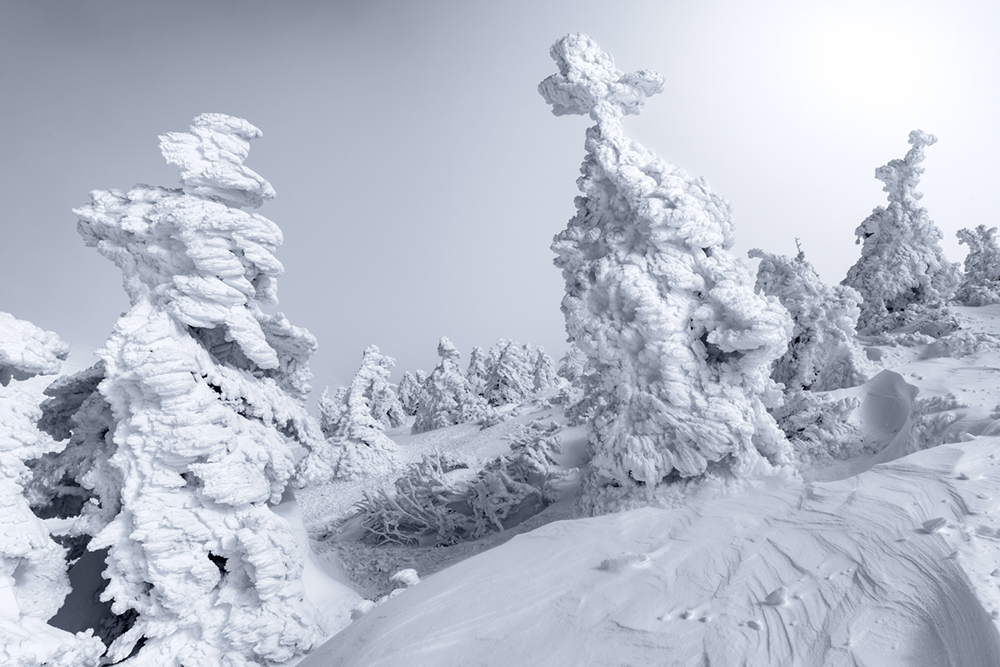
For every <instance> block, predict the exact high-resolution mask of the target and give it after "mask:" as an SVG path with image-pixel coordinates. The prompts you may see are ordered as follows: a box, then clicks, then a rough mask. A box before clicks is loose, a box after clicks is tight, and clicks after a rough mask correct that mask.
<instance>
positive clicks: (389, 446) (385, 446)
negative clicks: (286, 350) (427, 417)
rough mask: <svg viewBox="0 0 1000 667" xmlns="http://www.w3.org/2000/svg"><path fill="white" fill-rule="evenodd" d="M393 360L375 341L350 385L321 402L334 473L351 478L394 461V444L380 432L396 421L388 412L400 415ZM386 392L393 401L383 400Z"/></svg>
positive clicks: (382, 469)
mask: <svg viewBox="0 0 1000 667" xmlns="http://www.w3.org/2000/svg"><path fill="white" fill-rule="evenodd" d="M394 363H395V361H394V360H393V359H392V358H391V357H386V356H383V355H382V354H380V353H379V349H378V347H376V346H375V345H370V346H368V348H367V349H365V352H364V355H363V356H362V359H361V368H359V369H358V372H357V374H355V376H354V379H353V380H352V381H351V386H350V388H349V389H347V390H346V391H341V390H338V391H337V394H336V396H335V397H334V399H333V400H329V399H328V402H327V403H326V404H323V405H321V406H320V411H321V414H322V415H323V417H322V421H323V423H324V425H325V428H326V430H325V434H326V437H327V440H328V441H329V442H330V443H331V445H332V447H333V450H334V452H335V460H336V463H335V467H334V476H335V477H337V478H340V479H352V478H357V477H361V476H364V475H371V474H374V473H378V472H384V471H385V470H386V469H387V468H388V467H392V466H394V465H395V463H396V456H395V451H396V445H395V443H393V441H392V440H390V439H389V437H388V436H387V435H386V434H385V433H384V432H383V431H384V430H385V427H386V426H387V425H389V424H392V423H396V424H397V425H398V423H399V422H393V421H392V420H391V419H390V418H389V414H390V413H391V414H392V415H393V418H399V419H401V418H402V411H403V407H402V406H401V405H399V401H398V399H396V395H395V393H393V392H392V387H391V385H389V381H388V380H389V369H390V368H392V365H393V364H394ZM385 392H389V393H390V394H392V401H387V400H386V398H385ZM376 397H378V401H377V400H376ZM392 402H394V403H393V404H392V405H390V403H392ZM382 411H385V412H382ZM376 412H378V414H376ZM380 417H382V418H385V421H384V422H383V421H382V420H381V419H380Z"/></svg>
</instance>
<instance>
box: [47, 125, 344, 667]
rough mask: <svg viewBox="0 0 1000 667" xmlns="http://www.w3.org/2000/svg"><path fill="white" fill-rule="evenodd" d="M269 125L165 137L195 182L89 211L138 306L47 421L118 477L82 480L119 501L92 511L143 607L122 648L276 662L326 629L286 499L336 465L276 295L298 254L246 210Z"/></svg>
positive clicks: (269, 192)
mask: <svg viewBox="0 0 1000 667" xmlns="http://www.w3.org/2000/svg"><path fill="white" fill-rule="evenodd" d="M259 136H260V131H259V130H258V129H257V128H255V127H253V126H252V125H250V124H249V123H247V122H246V121H244V120H242V119H238V118H233V117H230V116H224V115H221V114H204V115H201V116H199V117H197V118H196V119H195V121H194V123H193V125H192V126H191V129H190V131H189V132H183V133H170V134H166V135H164V136H162V137H161V138H160V149H161V151H162V153H163V155H164V157H165V158H166V160H167V162H169V163H170V164H173V165H176V166H178V167H179V169H180V171H181V187H180V188H179V189H168V188H159V187H151V186H147V185H137V186H135V187H134V188H132V189H131V190H129V191H127V192H123V191H119V190H109V191H101V190H98V191H94V192H93V193H91V198H92V201H91V203H90V204H88V205H87V206H84V207H82V208H79V209H77V210H76V211H75V212H76V214H77V216H78V217H79V223H78V229H79V231H80V234H81V235H82V236H83V238H84V240H85V242H86V243H87V245H89V246H92V247H95V248H97V250H98V252H100V253H101V254H102V255H104V256H105V257H107V258H108V259H110V260H112V261H113V262H114V263H115V264H116V265H117V266H118V267H119V268H120V269H121V270H122V273H123V275H124V286H125V289H126V292H127V293H128V296H129V300H130V302H131V307H130V309H129V311H128V312H127V313H125V314H124V315H123V316H122V317H121V318H120V319H119V321H118V323H117V325H116V327H115V330H114V332H113V333H112V334H111V337H110V338H109V339H108V341H107V343H106V344H105V346H104V347H103V348H102V349H101V350H100V351H99V355H100V357H101V360H102V364H103V365H102V367H100V368H95V369H93V371H92V372H91V373H90V374H89V375H88V374H83V375H78V376H77V377H76V378H73V379H71V380H69V381H68V382H67V383H65V384H62V385H58V386H55V387H53V391H52V392H51V395H52V398H51V399H50V400H51V401H52V403H50V404H49V416H50V417H51V419H50V420H49V421H48V428H50V429H51V430H53V431H55V432H59V433H61V434H62V435H66V434H67V433H68V434H69V435H70V440H69V446H68V447H67V450H69V449H70V448H71V447H74V446H75V444H76V443H81V446H84V447H94V448H95V452H96V451H98V450H100V449H103V450H104V454H100V455H97V456H96V457H95V460H98V461H99V462H100V464H101V465H105V466H107V467H108V468H109V469H110V471H112V473H113V474H110V475H108V479H110V480H115V482H114V483H116V484H117V485H118V488H117V489H114V493H109V492H108V490H107V489H104V490H102V489H100V488H98V487H97V486H96V482H95V480H93V479H90V480H89V481H88V478H87V475H86V474H85V475H83V477H82V478H80V479H79V480H78V482H79V484H80V486H81V488H83V489H86V490H87V491H88V493H90V494H91V496H92V500H94V501H96V502H98V503H100V504H101V505H104V504H105V503H108V505H107V506H104V507H101V508H100V509H99V510H95V511H93V512H90V513H89V514H88V513H87V512H84V514H83V515H81V521H82V522H83V527H84V529H85V530H87V531H92V532H95V533H96V534H94V536H93V539H92V540H91V541H90V543H89V545H88V549H90V550H91V551H97V550H101V549H108V557H107V568H106V570H105V571H104V577H105V578H107V579H108V584H107V588H106V590H105V591H104V593H103V594H102V599H103V600H110V601H111V602H112V611H113V612H114V613H116V614H125V613H127V612H130V610H131V613H133V614H135V616H136V620H135V623H134V625H132V627H131V629H129V630H128V631H127V632H125V633H124V634H122V635H121V636H119V637H118V638H117V639H115V641H114V643H113V644H112V645H111V647H110V648H109V653H108V656H109V660H110V661H120V660H122V659H124V658H125V657H126V656H128V655H129V654H130V653H131V652H132V651H133V649H134V648H135V647H136V645H137V643H138V642H139V640H140V639H143V640H144V643H142V645H141V648H139V649H138V653H137V654H136V656H135V657H134V658H133V660H135V661H136V662H142V663H143V664H146V663H148V664H153V663H155V664H157V665H162V666H170V665H174V666H177V667H180V665H193V664H197V665H199V666H204V667H212V666H213V665H237V664H239V665H249V664H262V663H267V662H275V663H277V662H284V661H287V660H289V659H291V658H292V657H294V656H295V655H298V654H302V653H304V652H305V651H307V650H309V649H311V648H312V647H313V646H314V645H315V644H316V642H317V641H318V640H319V639H320V637H321V632H320V629H319V627H318V626H317V624H316V615H315V610H314V609H313V607H312V606H311V604H310V603H309V602H308V601H307V600H306V598H305V591H304V588H303V585H302V582H301V579H300V577H301V573H302V568H303V562H302V554H300V553H299V551H298V545H297V542H296V539H295V538H294V535H293V533H292V531H291V528H290V526H289V525H288V523H287V522H286V521H285V520H284V519H283V518H281V517H279V516H278V515H277V514H275V513H274V512H273V511H272V510H271V507H272V505H274V504H276V503H278V502H279V501H281V499H282V496H283V494H284V492H285V490H286V487H287V486H288V484H289V482H291V481H292V480H293V478H294V477H296V475H298V479H299V480H300V482H303V483H304V482H307V481H318V480H322V479H328V478H329V476H330V474H331V472H332V467H331V461H330V459H329V456H328V455H327V451H326V449H325V448H324V447H323V445H324V441H323V438H322V433H321V432H320V429H319V426H318V424H316V422H315V420H313V419H312V418H311V417H309V415H308V413H307V412H306V407H305V399H306V396H307V393H308V391H309V385H308V384H307V382H308V380H309V378H310V375H311V373H310V371H309V367H308V359H309V357H310V355H311V354H312V353H313V352H314V351H315V349H316V340H315V338H314V337H313V336H312V335H310V334H309V333H308V332H307V331H305V330H304V329H301V328H298V327H295V326H293V325H292V324H291V323H289V321H288V320H287V319H286V318H285V317H284V316H283V315H281V314H275V315H270V314H267V313H265V312H264V310H263V308H262V307H263V306H266V305H271V304H275V303H276V301H277V299H276V279H277V277H278V276H279V275H281V273H282V271H283V268H282V266H281V264H280V262H279V261H278V260H277V259H276V258H275V256H274V253H275V251H276V250H277V248H278V246H279V245H280V244H281V241H282V236H281V231H280V230H279V229H278V227H277V226H276V225H275V224H274V223H272V222H271V221H270V220H268V219H266V218H264V217H262V216H260V215H258V214H255V213H249V212H247V211H245V210H243V209H244V208H245V207H257V206H260V205H261V204H262V203H263V202H264V201H265V200H267V199H270V198H272V197H273V196H274V190H273V189H272V188H271V186H270V184H268V182H267V181H266V180H264V179H263V178H261V177H260V176H259V175H258V174H256V173H254V172H253V171H251V170H250V169H248V168H247V167H245V166H244V165H243V160H244V159H245V158H246V157H247V155H248V152H249V145H250V140H251V139H254V138H256V137H259ZM98 378H100V379H99V380H98ZM95 381H97V382H96V390H97V392H98V393H99V394H100V397H101V400H103V401H104V402H105V403H106V404H107V406H109V407H110V415H111V419H112V420H113V422H112V423H111V424H110V425H109V426H110V428H109V429H107V433H106V434H102V433H100V432H99V431H96V429H97V428H100V424H101V422H102V420H106V419H107V418H108V412H107V411H106V410H105V409H104V407H105V406H104V405H103V404H102V403H101V400H96V399H94V400H91V397H93V389H92V388H93V387H94V386H95V384H94V383H95ZM77 401H79V406H80V407H79V408H78V409H77V411H76V412H75V413H73V414H72V416H71V417H70V418H68V419H67V418H66V415H67V414H69V412H70V411H71V408H72V405H73V404H74V403H76V402H77ZM88 443H89V444H88ZM82 456H83V457H87V456H91V454H90V453H89V452H87V451H84V452H83V453H82ZM104 456H107V459H106V461H104V460H103V458H102V457H104ZM90 487H93V488H90Z"/></svg>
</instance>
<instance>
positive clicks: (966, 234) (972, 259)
mask: <svg viewBox="0 0 1000 667" xmlns="http://www.w3.org/2000/svg"><path fill="white" fill-rule="evenodd" d="M957 235H958V242H959V243H963V244H965V245H967V246H969V254H967V255H966V256H965V272H964V273H963V275H962V284H961V286H960V287H959V288H958V292H956V293H955V300H956V301H958V302H959V303H961V304H964V305H966V306H985V305H988V304H991V303H1000V247H998V246H997V238H996V235H997V228H996V227H989V228H987V227H986V225H978V226H977V227H976V228H975V229H960V230H958V232H957Z"/></svg>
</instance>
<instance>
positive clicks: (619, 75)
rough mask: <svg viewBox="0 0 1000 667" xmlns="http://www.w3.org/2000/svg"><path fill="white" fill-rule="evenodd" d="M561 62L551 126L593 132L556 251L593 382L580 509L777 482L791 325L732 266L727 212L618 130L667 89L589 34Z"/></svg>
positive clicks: (784, 448) (546, 88) (570, 323)
mask: <svg viewBox="0 0 1000 667" xmlns="http://www.w3.org/2000/svg"><path fill="white" fill-rule="evenodd" d="M551 55H552V57H553V59H554V60H555V61H556V64H557V65H558V68H559V73H558V74H555V75H553V76H551V77H549V78H547V79H546V80H545V81H543V82H542V83H541V84H540V86H539V92H540V93H541V94H542V96H543V97H544V98H545V100H546V102H548V103H549V104H551V105H552V107H553V109H552V110H553V113H554V114H555V115H557V116H559V115H564V114H582V115H589V116H590V118H591V119H592V120H594V121H595V122H596V125H595V126H594V127H591V128H590V129H589V130H587V140H586V149H587V156H586V159H585V160H584V163H583V166H582V168H581V170H582V173H583V176H582V177H581V178H580V180H579V181H578V184H579V186H580V189H581V190H582V192H583V195H584V196H583V197H579V198H577V200H576V205H577V214H576V217H574V218H573V219H572V220H570V222H569V226H568V228H567V229H566V230H564V231H563V232H561V233H559V234H558V235H557V236H556V237H555V240H554V243H553V245H552V249H553V250H554V251H555V253H556V260H555V263H556V265H557V266H558V267H559V268H560V269H561V270H562V273H563V277H564V278H565V280H566V296H565V297H564V299H563V303H562V309H563V313H564V314H565V316H566V330H567V333H568V334H569V337H570V339H571V340H572V341H573V344H574V345H576V346H578V347H579V348H580V349H581V350H582V351H583V352H584V354H586V356H587V357H588V366H590V368H591V369H592V370H593V371H594V372H593V376H594V377H595V382H594V383H592V384H589V385H588V392H589V393H590V394H591V399H592V404H593V406H594V409H593V416H592V417H591V418H590V440H591V447H592V450H593V452H592V453H593V456H592V459H591V470H590V473H589V475H590V476H589V479H588V481H587V486H586V488H585V497H584V505H585V507H586V508H587V509H588V510H589V511H592V512H598V511H607V510H609V509H613V508H615V507H621V506H627V505H630V504H636V503H643V502H650V501H652V500H653V499H652V498H651V497H650V494H651V489H653V487H655V486H656V485H657V484H659V483H660V482H663V481H664V480H667V479H668V478H676V477H694V476H698V475H704V474H705V473H708V472H713V473H718V474H732V475H736V476H741V477H742V476H752V475H761V474H768V473H769V472H771V471H773V470H774V467H775V466H781V465H784V464H786V463H788V462H789V460H790V453H791V451H790V447H789V444H788V441H787V439H786V438H785V437H784V435H783V434H782V433H781V431H780V430H779V429H778V427H777V425H776V424H775V422H774V420H773V419H772V418H771V417H770V415H769V414H768V412H767V407H768V406H769V405H771V404H772V403H773V402H776V401H780V392H779V391H778V390H777V388H776V385H775V384H774V382H773V381H772V380H771V379H770V366H771V363H772V362H773V361H774V360H775V359H777V358H778V357H780V356H781V355H782V353H783V352H784V350H785V348H786V346H787V343H788V338H789V333H790V331H791V321H790V319H789V317H788V314H787V312H786V311H785V309H784V308H783V307H782V306H781V304H779V303H778V301H777V299H774V298H769V297H765V296H763V295H758V294H756V293H755V292H754V290H753V278H752V276H751V275H750V271H749V267H748V262H747V261H746V260H742V259H738V258H736V257H734V256H733V255H731V254H730V253H729V249H730V248H731V247H732V245H733V243H734V225H733V222H732V219H731V217H730V213H729V205H728V204H727V202H726V201H725V200H724V199H723V198H722V197H720V196H718V195H716V194H715V193H714V192H712V191H711V189H710V188H709V186H708V184H707V183H706V182H705V180H704V179H701V178H699V179H694V178H691V177H690V176H688V175H687V174H686V173H685V172H683V171H681V170H680V169H677V168H676V167H674V166H671V165H669V164H666V163H664V162H663V161H662V160H660V159H658V158H657V157H656V156H655V155H654V154H653V153H652V152H651V151H649V150H648V149H646V148H645V147H643V146H641V145H640V144H638V143H637V142H634V141H631V140H630V139H629V138H628V137H626V136H625V134H624V128H623V122H622V121H623V118H624V117H625V116H626V115H629V114H637V113H639V111H640V109H641V108H642V106H643V105H644V103H645V101H646V98H647V97H648V96H650V95H653V94H655V93H659V92H661V91H662V90H663V80H662V78H661V77H660V76H659V75H658V74H655V73H653V72H649V71H640V72H635V73H633V74H625V73H623V72H622V71H620V70H618V69H617V68H616V67H615V65H614V61H613V59H612V57H611V56H610V55H608V54H606V53H604V52H602V51H601V49H600V48H599V47H598V45H597V44H596V43H595V42H594V41H593V40H591V39H590V38H589V37H587V36H586V35H581V34H576V35H569V36H567V37H564V38H562V39H560V40H559V41H558V42H556V43H555V44H554V45H553V47H552V49H551ZM594 394H597V395H596V396H595V395H594Z"/></svg>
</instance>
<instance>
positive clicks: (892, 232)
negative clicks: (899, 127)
mask: <svg viewBox="0 0 1000 667" xmlns="http://www.w3.org/2000/svg"><path fill="white" fill-rule="evenodd" d="M909 142H910V145H911V148H910V150H909V151H908V152H907V153H906V156H905V157H904V158H903V159H902V160H891V161H890V162H889V163H888V164H886V165H883V166H881V167H879V168H878V169H876V170H875V178H877V179H878V180H880V181H882V182H883V183H884V186H883V188H882V189H883V190H884V191H885V192H887V193H888V199H889V205H888V206H879V207H877V208H875V210H874V211H872V214H871V215H870V216H868V217H867V218H866V219H865V220H864V222H862V223H861V224H860V225H859V226H858V228H857V229H856V230H855V232H854V233H855V235H856V236H857V237H858V238H857V242H858V243H862V244H863V245H862V248H861V257H860V258H859V259H858V261H857V262H856V263H855V264H854V266H852V267H851V268H850V269H849V270H848V272H847V277H846V278H845V279H844V281H843V284H844V285H847V286H849V287H853V288H854V289H856V290H857V291H858V292H859V293H860V294H861V296H862V297H863V303H862V304H861V317H860V318H859V320H858V330H859V332H860V333H863V334H879V333H884V332H887V331H891V330H893V329H898V328H900V327H905V326H910V327H913V328H920V327H924V328H927V329H928V330H927V331H925V332H923V333H928V334H930V335H932V336H938V335H941V334H943V333H947V332H948V331H949V330H953V329H954V328H955V327H956V324H955V323H954V322H953V321H952V319H953V318H952V317H951V314H950V313H949V312H948V310H947V307H946V304H947V302H948V301H949V300H950V299H951V297H952V295H953V294H954V293H955V290H956V289H957V288H958V285H959V279H960V275H959V270H958V265H957V264H953V263H951V262H949V261H948V259H947V258H946V257H945V256H944V251H943V250H942V249H941V246H940V245H939V243H938V242H939V241H940V240H941V238H942V235H941V230H940V229H938V227H937V225H935V224H934V223H933V222H932V221H931V219H930V217H929V216H928V214H927V209H925V208H923V207H921V206H920V205H919V203H918V202H919V201H920V199H921V198H922V197H923V194H922V193H920V192H917V190H916V188H917V186H918V185H919V184H920V175H921V174H923V173H924V168H923V167H922V166H921V164H922V163H923V161H924V149H925V148H926V147H927V146H931V145H933V144H934V143H936V142H937V138H936V137H935V136H934V135H933V134H928V133H927V132H923V131H921V130H913V131H912V132H910V135H909Z"/></svg>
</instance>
